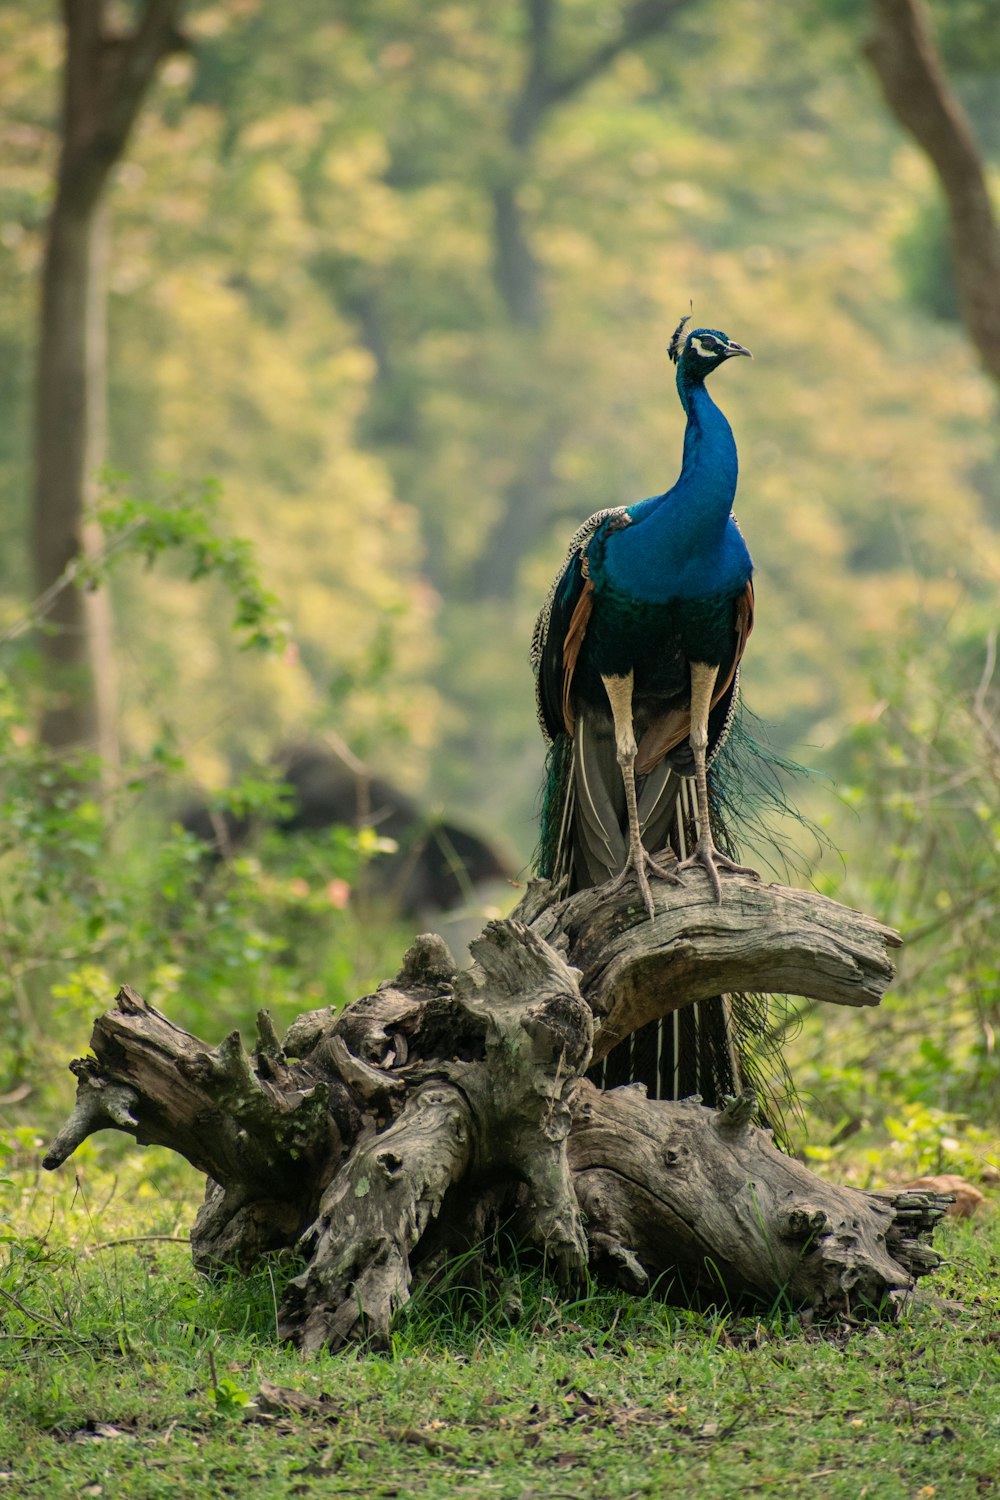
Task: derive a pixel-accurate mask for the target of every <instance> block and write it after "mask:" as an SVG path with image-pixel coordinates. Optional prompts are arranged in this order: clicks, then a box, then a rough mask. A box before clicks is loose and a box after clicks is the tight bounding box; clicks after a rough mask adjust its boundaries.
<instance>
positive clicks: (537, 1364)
mask: <svg viewBox="0 0 1000 1500" xmlns="http://www.w3.org/2000/svg"><path fill="white" fill-rule="evenodd" d="M21 1145H22V1148H25V1149H22V1150H21V1151H20V1152H16V1153H14V1154H13V1155H12V1156H11V1157H10V1158H9V1162H8V1165H7V1167H6V1169H5V1176H4V1177H3V1178H2V1179H0V1180H2V1182H3V1187H2V1188H0V1206H3V1207H4V1208H6V1209H8V1210H9V1214H8V1216H7V1228H6V1229H5V1230H4V1231H3V1232H2V1233H0V1327H2V1328H3V1333H2V1337H0V1500H2V1497H3V1496H4V1495H6V1494H9V1495H11V1496H14V1495H16V1496H18V1497H20V1496H32V1495H39V1496H42V1495H44V1496H46V1497H47V1500H57V1497H62V1496H71V1495H72V1496H101V1495H103V1496H109V1497H112V1496H113V1497H118V1496H127V1497H128V1500H153V1497H160V1496H170V1497H171V1500H176V1497H177V1496H182V1497H184V1500H203V1497H204V1500H209V1497H210V1500H219V1497H222V1496H230V1495H233V1496H240V1497H241V1500H242V1497H245V1496H246V1495H248V1494H251V1493H252V1494H253V1495H254V1496H255V1497H261V1500H270V1497H272V1496H274V1497H285V1496H310V1495H364V1496H371V1497H382V1496H386V1497H400V1500H406V1497H410V1496H413V1497H417V1496H419V1497H429V1500H433V1497H437V1496H445V1495H448V1496H450V1495H455V1494H458V1495H462V1496H468V1497H479V1496H482V1497H484V1500H485V1497H487V1496H490V1497H492V1496H497V1497H502V1500H561V1497H568V1500H583V1497H591V1496H593V1497H595V1500H598V1497H599V1500H626V1497H633V1496H636V1497H638V1496H646V1495H649V1496H653V1495H656V1496H659V1495H660V1494H661V1493H662V1492H664V1491H667V1492H671V1491H673V1492H677V1491H683V1492H686V1493H687V1494H688V1495H690V1496H692V1497H695V1496H696V1497H698V1500H716V1497H722V1496H728V1495H733V1494H738V1493H741V1494H749V1495H755V1496H757V1495H760V1496H781V1497H782V1500H785V1497H797V1496H803V1497H804V1496H807V1495H808V1496H809V1497H810V1500H815V1497H816V1496H822V1497H823V1500H840V1497H842V1500H860V1497H867V1500H901V1497H912V1500H929V1497H932V1496H936V1497H938V1500H966V1497H970V1500H971V1497H974V1496H997V1497H1000V1203H998V1202H997V1201H996V1196H995V1193H994V1198H993V1200H992V1201H990V1202H988V1203H987V1205H986V1206H985V1208H983V1209H982V1210H981V1211H980V1212H979V1214H978V1215H976V1216H975V1217H974V1218H973V1219H970V1220H967V1221H965V1222H957V1221H948V1222H946V1223H945V1224H944V1225H943V1227H942V1229H941V1230H940V1232H939V1236H938V1243H939V1245H940V1248H941V1249H942V1250H943V1251H944V1252H945V1254H946V1256H947V1257H948V1259H947V1263H946V1265H945V1266H944V1267H942V1269H941V1270H940V1271H939V1272H938V1273H937V1274H936V1275H935V1276H933V1277H930V1278H928V1280H927V1282H926V1283H925V1285H926V1286H927V1291H928V1294H929V1295H928V1298H927V1300H926V1301H924V1302H923V1303H922V1304H918V1305H914V1306H912V1307H910V1308H909V1309H908V1310H906V1311H905V1313H904V1314H903V1316H902V1318H901V1320H900V1321H899V1322H897V1323H896V1324H874V1325H868V1326H863V1327H856V1328H850V1329H844V1328H839V1329H836V1330H826V1331H821V1330H818V1329H810V1328H804V1327H803V1326H802V1325H801V1323H800V1322H799V1320H798V1318H797V1317H796V1316H795V1315H794V1313H793V1312H791V1311H789V1310H788V1309H786V1308H782V1307H773V1308H762V1309H760V1310H758V1311H757V1312H756V1313H754V1312H747V1311H746V1310H740V1311H736V1310H732V1309H726V1308H724V1307H719V1308H716V1309H714V1310H710V1311H708V1312H704V1311H702V1312H698V1313H695V1312H691V1311H684V1310H678V1309H676V1308H673V1309H672V1308H669V1307H666V1306H665V1305H663V1304H662V1303H658V1302H655V1301H653V1300H650V1299H646V1300H635V1299H631V1298H627V1297H625V1296H610V1295H604V1294H599V1293H594V1294H592V1295H591V1296H589V1297H586V1298H583V1299H581V1300H579V1301H577V1302H574V1303H572V1304H570V1303H566V1302H562V1301H559V1300H557V1299H556V1298H555V1297H554V1296H553V1295H551V1289H547V1288H546V1286H545V1284H544V1282H543V1281H542V1279H541V1277H540V1276H539V1275H538V1274H537V1273H535V1272H529V1271H524V1272H520V1271H518V1270H517V1269H514V1270H512V1271H511V1273H510V1280H509V1281H508V1282H507V1283H506V1285H505V1286H504V1287H503V1288H502V1293H503V1294H502V1295H501V1296H500V1297H499V1298H498V1297H497V1295H496V1290H494V1292H493V1294H491V1295H486V1294H484V1295H482V1296H471V1295H470V1296H469V1297H467V1298H466V1300H465V1302H464V1303H462V1304H460V1303H459V1302H457V1300H456V1298H455V1296H454V1294H453V1293H449V1292H447V1291H446V1290H443V1291H439V1292H438V1293H437V1294H435V1295H434V1296H430V1295H427V1296H425V1297H423V1298H422V1299H419V1300H418V1301H417V1302H416V1304H415V1305H413V1306H412V1307H411V1308H410V1310H409V1311H408V1313H407V1315H406V1316H405V1317H404V1318H403V1319H401V1320H400V1325H399V1328H398V1331H397V1333H396V1334H395V1336H394V1339H393V1344H392V1348H391V1350H390V1351H389V1352H388V1353H387V1354H364V1353H360V1352H357V1351H351V1352H349V1353H343V1354H338V1355H325V1356H321V1357H318V1358H312V1359H308V1360H306V1359H303V1358H302V1357H301V1356H300V1355H298V1354H296V1353H295V1352H294V1351H292V1350H290V1349H288V1348H283V1347H280V1346H278V1345H277V1344H276V1343H275V1339H274V1327H275V1312H276V1289H275V1285H274V1281H273V1279H272V1278H271V1276H270V1275H269V1274H268V1273H267V1271H266V1270H265V1271H264V1272H262V1273H259V1274H256V1275H254V1276H253V1277H251V1278H248V1279H247V1278H239V1277H233V1278H232V1279H231V1280H228V1281H223V1282H221V1283H216V1284H210V1283H208V1282H205V1281H203V1280H202V1279H200V1278H199V1277H198V1276H196V1275H195V1273H194V1272H193V1270H192V1268H191V1265H190V1261H189V1259H188V1254H187V1251H186V1249H185V1248H184V1245H183V1244H181V1243H174V1242H173V1237H177V1238H182V1237H183V1236H184V1235H185V1234H186V1231H187V1228H188V1226H189V1225H190V1222H191V1218H192V1216H193V1213H194V1209H195V1206H196V1201H197V1190H198V1183H197V1179H196V1178H195V1175H194V1174H193V1173H191V1172H189V1171H188V1170H187V1169H186V1168H185V1167H184V1166H183V1164H179V1163H177V1162H175V1161H174V1160H173V1159H171V1158H168V1157H167V1156H165V1155H161V1154H158V1153H156V1152H152V1151H151V1152H147V1153H140V1152H137V1151H134V1150H131V1151H128V1152H126V1153H125V1154H124V1155H123V1154H122V1153H121V1152H120V1151H118V1152H114V1151H108V1150H105V1149H104V1148H103V1147H102V1146H101V1145H100V1144H98V1143H93V1142H88V1143H87V1144H86V1145H85V1147H84V1148H83V1150H82V1151H81V1153H80V1154H79V1157H78V1158H75V1159H74V1162H71V1163H70V1164H69V1166H68V1167H66V1168H64V1169H63V1170H62V1171H61V1172H60V1173H59V1174H57V1175H56V1176H55V1177H48V1176H46V1175H45V1174H42V1173H40V1171H39V1169H38V1168H37V1165H36V1161H37V1156H36V1153H35V1152H34V1150H32V1149H27V1147H28V1145H29V1143H28V1142H26V1141H22V1143H21ZM157 1236H163V1237H165V1238H157ZM113 1241H120V1243H111V1242H113ZM518 1302H520V1304H521V1305H522V1311H521V1315H520V1317H519V1318H518V1319H517V1321H513V1322H512V1321H511V1320H510V1317H509V1316H508V1317H507V1318H505V1317H504V1316H503V1315H502V1313H501V1312H500V1311H498V1307H497V1304H498V1303H499V1304H500V1305H502V1306H503V1307H504V1308H506V1310H507V1313H508V1315H509V1314H510V1312H511V1310H512V1308H513V1307H514V1306H515V1305H516V1304H517V1303H518ZM289 1393H291V1394H289Z"/></svg>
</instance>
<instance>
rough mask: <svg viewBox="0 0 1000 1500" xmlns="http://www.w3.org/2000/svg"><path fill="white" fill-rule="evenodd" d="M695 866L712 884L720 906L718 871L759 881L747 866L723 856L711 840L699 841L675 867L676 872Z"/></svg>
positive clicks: (720, 883) (755, 872)
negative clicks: (691, 851)
mask: <svg viewBox="0 0 1000 1500" xmlns="http://www.w3.org/2000/svg"><path fill="white" fill-rule="evenodd" d="M695 865H701V867H702V869H703V870H704V871H705V873H706V874H707V876H708V878H709V880H710V881H711V883H712V890H713V891H714V892H715V899H716V901H717V902H718V904H719V905H720V906H721V905H722V882H721V880H720V879H719V871H720V870H727V871H728V872H729V873H730V874H731V875H749V876H750V877H751V878H752V879H753V880H759V879H760V875H759V874H758V872H757V871H756V870H752V869H751V868H750V866H749V865H740V864H737V863H736V861H735V860H734V859H730V858H729V856H728V854H723V853H722V852H721V851H720V850H718V849H717V848H716V847H715V843H714V841H713V840H712V839H710V838H709V839H699V840H698V842H697V844H696V845H695V848H694V853H693V854H689V855H688V857H687V859H683V860H681V862H680V864H679V865H678V866H677V869H678V871H681V870H690V869H692V868H694V866H695Z"/></svg>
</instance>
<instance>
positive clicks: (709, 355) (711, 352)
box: [691, 339, 719, 359]
mask: <svg viewBox="0 0 1000 1500" xmlns="http://www.w3.org/2000/svg"><path fill="white" fill-rule="evenodd" d="M691 348H692V349H697V351H698V353H699V354H700V355H701V357H702V359H715V357H716V355H717V354H718V352H719V346H718V344H717V343H715V340H714V339H713V341H712V346H711V347H710V348H706V346H705V344H704V343H703V342H702V340H701V339H692V340H691Z"/></svg>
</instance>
